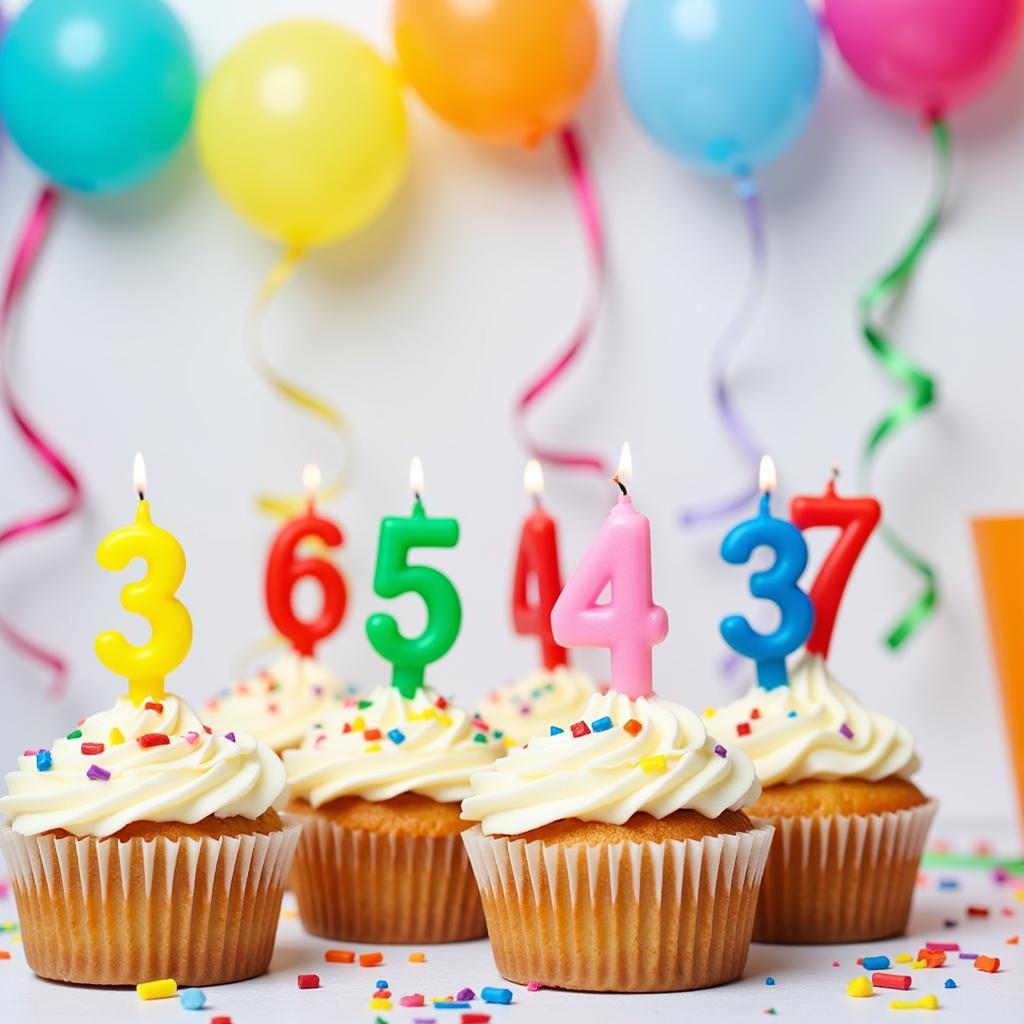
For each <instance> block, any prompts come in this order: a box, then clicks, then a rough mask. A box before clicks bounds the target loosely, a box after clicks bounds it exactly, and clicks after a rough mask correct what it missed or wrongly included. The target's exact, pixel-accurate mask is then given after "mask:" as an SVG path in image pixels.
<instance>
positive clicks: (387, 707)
mask: <svg viewBox="0 0 1024 1024" xmlns="http://www.w3.org/2000/svg"><path fill="white" fill-rule="evenodd" d="M340 717H341V720H340V722H339V721H337V720H334V721H332V722H330V723H323V724H322V725H320V726H314V727H313V728H312V729H311V730H310V731H309V732H308V733H307V735H306V737H305V739H304V740H303V741H302V746H301V747H300V748H299V749H298V750H288V751H285V754H284V762H285V766H286V768H287V769H288V782H289V785H290V786H291V792H292V795H293V796H296V797H299V798H301V799H303V800H306V801H307V802H308V803H310V804H311V805H312V806H313V807H319V806H321V805H322V804H325V803H329V802H330V801H331V800H336V799H338V798H339V797H345V796H356V797H361V798H362V799H364V800H372V801H380V800H390V799H391V798H392V797H395V796H398V795H399V794H400V793H418V794H420V795H421V796H427V797H430V798H431V799H433V800H437V801H440V802H442V803H454V802H458V801H460V800H462V799H463V798H465V797H466V796H468V795H469V777H470V775H471V773H472V772H474V771H478V770H479V769H481V768H485V767H487V766H488V765H489V764H491V763H492V762H493V761H494V760H495V758H496V757H498V755H499V754H500V752H501V750H502V749H504V746H503V744H502V743H500V742H499V741H498V740H497V739H496V738H495V736H494V734H493V732H491V731H490V730H489V729H488V728H487V727H486V726H485V725H484V723H482V722H480V721H478V720H476V719H473V718H470V716H469V715H468V714H467V713H466V712H465V711H463V710H462V709H461V708H458V707H455V706H454V705H453V704H450V703H449V702H448V701H447V700H446V699H445V698H444V697H441V696H439V695H438V694H437V693H436V692H435V691H433V690H431V689H429V688H427V687H424V688H421V689H419V690H417V691H416V693H415V695H414V696H412V697H403V696H402V694H401V692H400V691H399V690H398V689H397V688H396V687H394V686H380V687H378V688H377V689H376V690H374V691H373V693H371V694H370V695H369V696H368V697H367V698H365V699H363V700H361V701H359V702H358V704H357V705H356V707H354V708H348V709H345V710H344V711H343V712H342V714H341V716H340Z"/></svg>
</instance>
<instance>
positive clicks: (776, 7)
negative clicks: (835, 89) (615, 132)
mask: <svg viewBox="0 0 1024 1024" xmlns="http://www.w3.org/2000/svg"><path fill="white" fill-rule="evenodd" d="M819 36H820V32H819V28H818V22H817V19H816V18H815V16H814V15H813V14H812V13H811V11H810V8H809V7H808V6H807V3H806V2H805V0H631V2H630V4H629V6H628V7H627V9H626V13H625V16H624V18H623V21H622V27H621V30H620V33H619V39H618V70H619V79H620V81H621V83H622V88H623V91H624V92H625V94H626V99H627V100H628V102H629V105H630V107H631V108H632V110H633V113H634V114H635V115H636V118H637V120H638V121H639V122H640V124H641V125H642V126H643V127H644V129H645V130H646V131H647V132H648V134H650V135H651V136H652V137H653V138H654V139H656V140H657V141H658V142H659V143H661V144H662V145H663V146H665V147H666V148H667V149H669V150H671V151H672V152H673V153H675V154H676V155H677V156H678V157H680V158H681V159H683V160H685V161H686V162H687V163H689V164H693V165H694V166H696V167H698V168H700V169H701V170H704V171H712V172H715V173H720V174H745V173H747V172H749V171H752V170H754V169H755V168H757V167H759V166H760V165H762V164H764V163H767V162H768V161H770V160H772V159H774V158H775V157H777V156H778V155H779V154H780V153H781V152H782V151H783V150H785V149H786V148H787V147H788V146H789V145H790V144H791V143H792V142H793V141H794V140H795V139H796V138H797V136H798V135H799V134H800V133H801V132H802V131H803V129H804V127H805V126H806V124H807V122H808V119H809V118H810V116H811V112H812V111H813V109H814V105H815V101H816V99H817V96H818V91H819V88H820V82H821V42H820V38H819Z"/></svg>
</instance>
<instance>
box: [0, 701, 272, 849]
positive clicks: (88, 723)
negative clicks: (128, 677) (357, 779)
mask: <svg viewBox="0 0 1024 1024" xmlns="http://www.w3.org/2000/svg"><path fill="white" fill-rule="evenodd" d="M77 733H81V735H76V734H77ZM153 735H162V736H167V737H168V738H169V742H167V743H162V744H160V745H152V746H150V745H146V746H143V745H142V743H140V742H139V741H140V739H142V738H143V737H146V736H153ZM234 736H235V738H234V739H233V740H231V739H228V738H227V737H225V736H224V735H218V734H210V733H207V732H206V730H205V728H204V726H203V723H202V722H201V721H200V720H199V718H198V716H197V715H196V713H195V712H194V711H193V710H192V708H190V707H189V706H188V704H186V703H185V701H183V700H182V699H181V698H180V697H177V696H175V695H174V694H167V695H166V696H165V697H163V698H162V699H161V700H160V701H159V702H151V703H150V706H145V705H143V706H139V707H136V706H135V704H133V703H132V701H131V700H129V699H128V698H127V697H122V698H121V699H120V700H118V702H117V703H116V704H115V705H114V706H113V707H112V708H111V709H110V710H109V711H102V712H100V713H99V714H96V715H91V716H90V717H89V718H87V719H85V721H83V722H82V723H81V725H79V726H78V728H77V729H74V730H72V733H71V735H70V736H69V737H66V738H64V739H59V740H56V741H55V742H54V744H53V746H52V748H50V750H49V757H50V759H51V761H52V763H51V765H50V767H49V768H48V769H47V768H45V762H46V752H43V754H42V755H41V756H40V757H37V755H36V753H35V752H26V754H24V755H23V756H22V757H21V758H19V760H18V768H17V770H16V771H13V772H10V773H9V774H8V775H7V779H6V782H7V790H8V794H9V795H8V796H5V797H2V798H0V813H3V814H6V815H7V816H8V817H9V818H10V819H11V827H12V828H13V829H14V831H15V832H19V833H21V834H22V835H38V834H39V833H41V832H47V831H49V830H50V829H64V830H65V831H67V832H70V833H71V834H72V835H76V836H97V837H103V836H109V835H112V834H113V833H115V832H117V831H118V830H119V829H121V828H124V826H125V825H129V824H131V823H133V822H138V821H155V822H181V823H183V824H186V825H192V824H195V823H196V822H197V821H201V820H202V819H203V818H206V817H209V816H210V815H213V816H214V817H217V818H229V817H232V816H233V815H240V816H242V817H244V818H250V819H256V818H258V817H259V816H260V815H261V814H263V813H264V812H265V811H267V810H269V809H270V808H271V807H275V806H278V805H279V804H280V803H281V802H283V799H284V797H285V772H284V766H283V765H282V764H281V761H280V759H279V758H278V757H277V756H276V755H275V754H274V752H273V751H272V750H271V749H270V748H269V747H267V746H264V745H263V744H262V743H259V742H257V741H256V740H254V739H253V738H252V737H251V736H246V735H244V734H243V733H235V734H234ZM144 742H146V743H149V741H148V740H144ZM83 743H85V744H90V743H102V744H103V751H102V753H97V754H91V753H83V750H82V745H83ZM87 749H88V748H87ZM41 768H42V769H43V770H40V769H41ZM90 768H92V769H93V770H94V774H99V775H100V776H102V775H103V774H104V773H107V772H109V774H110V777H109V779H105V778H102V777H100V778H90V777H89V776H88V775H87V772H88V771H89V769H90Z"/></svg>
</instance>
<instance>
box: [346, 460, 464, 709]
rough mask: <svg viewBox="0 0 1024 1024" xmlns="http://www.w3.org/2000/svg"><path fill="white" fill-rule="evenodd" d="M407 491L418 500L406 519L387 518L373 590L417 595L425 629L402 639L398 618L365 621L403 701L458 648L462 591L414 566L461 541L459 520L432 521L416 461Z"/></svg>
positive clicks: (382, 527)
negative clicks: (429, 551) (418, 552)
mask: <svg viewBox="0 0 1024 1024" xmlns="http://www.w3.org/2000/svg"><path fill="white" fill-rule="evenodd" d="M409 486H410V487H411V488H412V492H413V494H414V495H415V499H416V500H415V502H414V504H413V507H412V515H410V516H409V517H408V518H407V519H405V518H401V517H399V516H387V517H386V518H384V519H383V520H382V521H381V524H380V546H379V547H378V548H377V569H376V572H375V573H374V577H373V589H374V590H375V591H376V593H377V595H378V596H379V597H385V598H394V597H399V596H400V595H401V594H409V593H412V594H419V595H420V597H422V598H423V603H424V604H425V605H426V606H427V624H426V626H425V628H424V630H423V632H422V633H421V634H420V635H419V636H417V637H412V638H410V637H406V636H403V635H402V633H401V631H400V630H399V628H398V623H397V622H396V621H395V618H394V616H392V615H385V614H384V613H383V612H377V613H376V614H374V615H371V616H370V617H369V618H368V619H367V620H366V635H367V636H368V637H369V638H370V643H371V644H373V647H374V649H375V650H376V651H377V653H378V654H379V655H380V656H381V657H382V658H384V659H386V660H387V661H390V662H391V665H392V669H393V674H392V684H393V685H394V686H397V687H398V689H399V690H400V691H401V693H402V696H403V697H412V696H413V695H414V694H415V693H416V691H417V690H418V689H420V687H421V686H423V671H424V669H425V668H426V667H427V665H429V664H430V663H431V662H432V661H437V660H438V658H441V657H443V656H444V655H445V654H446V653H447V651H448V650H449V648H450V647H451V646H452V644H453V643H455V638H456V637H457V636H458V635H459V626H460V625H461V623H462V604H461V602H460V601H459V594H458V591H457V590H456V589H455V587H454V585H453V584H452V581H451V580H450V579H448V577H447V576H445V575H444V573H442V572H439V571H438V570H437V569H432V568H430V567H429V566H426V565H410V564H409V552H410V551H411V550H412V549H413V548H453V547H455V545H456V544H457V543H458V541H459V523H458V520H455V519H436V518H431V517H430V516H428V515H427V513H426V512H425V511H424V509H423V501H422V499H421V495H422V493H423V466H422V464H421V463H420V460H419V459H413V460H412V465H411V466H410V468H409Z"/></svg>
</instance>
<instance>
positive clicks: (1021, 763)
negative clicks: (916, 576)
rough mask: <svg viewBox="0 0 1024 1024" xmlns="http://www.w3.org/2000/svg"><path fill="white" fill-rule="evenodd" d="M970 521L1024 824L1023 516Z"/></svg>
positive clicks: (1023, 823) (1021, 820) (1021, 819)
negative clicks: (1021, 613) (1021, 622)
mask: <svg viewBox="0 0 1024 1024" xmlns="http://www.w3.org/2000/svg"><path fill="white" fill-rule="evenodd" d="M971 525H972V527H973V530H974V546H975V551H976V554H977V558H978V568H979V570H980V573H981V587H982V593H983V594H984V597H985V608H986V610H987V612H988V626H989V633H990V635H991V640H992V652H993V656H994V659H995V663H996V672H997V674H998V676H999V682H1000V690H1001V693H1002V698H1003V721H1004V722H1005V723H1006V731H1007V737H1008V740H1009V748H1010V758H1011V761H1012V773H1013V776H1014V779H1015V780H1016V783H1017V800H1018V805H1019V807H1020V822H1021V824H1022V825H1024V728H1022V727H1021V723H1022V722H1024V630H1022V629H1021V628H1020V609H1021V608H1022V607H1024V516H994V517H985V518H978V519H974V520H973V521H972V523H971Z"/></svg>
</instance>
